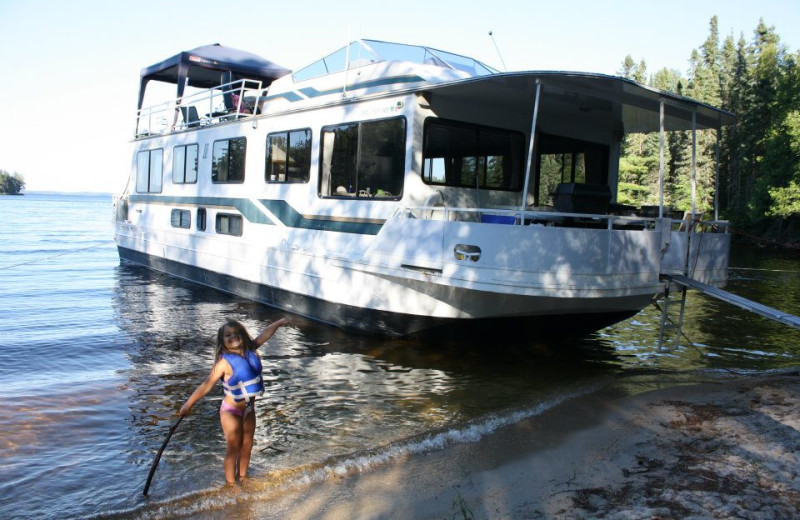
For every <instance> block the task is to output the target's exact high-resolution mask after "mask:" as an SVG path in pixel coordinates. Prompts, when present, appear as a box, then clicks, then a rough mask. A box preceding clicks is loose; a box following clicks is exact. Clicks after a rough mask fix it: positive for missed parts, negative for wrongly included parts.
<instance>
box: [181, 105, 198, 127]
mask: <svg viewBox="0 0 800 520" xmlns="http://www.w3.org/2000/svg"><path fill="white" fill-rule="evenodd" d="M178 108H180V109H181V115H182V116H183V126H184V127H185V128H194V127H196V126H200V117H198V115H197V107H192V106H189V107H178Z"/></svg>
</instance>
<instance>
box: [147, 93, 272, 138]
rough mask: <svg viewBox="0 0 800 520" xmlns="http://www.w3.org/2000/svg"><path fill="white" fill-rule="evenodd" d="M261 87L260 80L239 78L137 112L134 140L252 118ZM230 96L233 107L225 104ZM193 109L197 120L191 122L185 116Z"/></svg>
mask: <svg viewBox="0 0 800 520" xmlns="http://www.w3.org/2000/svg"><path fill="white" fill-rule="evenodd" d="M261 85H262V82H261V81H257V80H252V79H240V80H236V81H231V82H230V83H224V84H222V85H219V86H218V87H214V88H210V89H206V90H201V91H198V92H195V93H193V94H189V95H187V96H183V97H179V98H176V99H172V100H169V101H165V102H163V103H159V104H157V105H153V106H149V107H144V108H141V109H140V110H138V111H137V113H136V133H135V137H146V136H151V135H162V134H168V133H172V132H176V131H182V130H187V129H190V128H193V127H200V126H208V125H213V124H218V123H223V122H227V121H233V120H236V119H241V118H244V117H249V116H252V115H253V114H254V113H255V112H256V111H257V108H258V101H259V95H260V94H261V92H262V86H261ZM248 94H249V95H252V97H253V99H254V102H253V106H252V107H251V106H249V105H248V104H247V99H246V97H248V98H249V97H250V96H248ZM228 95H230V96H235V98H234V102H235V105H234V106H233V107H231V108H228V107H227V106H226V105H227V103H226V102H225V96H228ZM191 108H194V109H195V111H196V114H197V120H196V121H194V120H192V121H189V120H187V118H186V117H185V116H184V114H188V113H190V112H189V111H190V109H191ZM181 109H186V110H185V111H184V112H183V114H180V113H181ZM179 114H180V118H179ZM201 114H203V115H202V116H201ZM179 119H180V120H179Z"/></svg>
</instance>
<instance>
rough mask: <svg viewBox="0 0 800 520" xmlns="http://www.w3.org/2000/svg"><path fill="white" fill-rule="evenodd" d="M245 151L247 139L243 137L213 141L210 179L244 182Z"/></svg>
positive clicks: (214, 180)
mask: <svg viewBox="0 0 800 520" xmlns="http://www.w3.org/2000/svg"><path fill="white" fill-rule="evenodd" d="M246 151H247V139H245V138H244V137H238V138H236V139H226V140H224V141H214V157H213V163H212V165H211V180H212V181H213V182H244V158H245V152H246Z"/></svg>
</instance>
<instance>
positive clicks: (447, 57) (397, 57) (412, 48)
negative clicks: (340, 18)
mask: <svg viewBox="0 0 800 520" xmlns="http://www.w3.org/2000/svg"><path fill="white" fill-rule="evenodd" d="M382 61H407V62H411V63H418V64H425V65H436V66H439V67H444V68H449V69H455V70H460V71H462V72H466V73H468V74H470V75H472V76H485V75H487V74H496V73H497V70H496V69H494V68H492V67H490V66H489V65H486V64H485V63H482V62H480V61H478V60H476V59H473V58H470V57H468V56H462V55H460V54H453V53H452V52H446V51H441V50H438V49H433V48H431V47H425V46H422V45H406V44H403V43H392V42H384V41H379V40H357V41H354V42H352V43H351V44H350V45H347V46H345V47H342V48H341V49H339V50H337V51H336V52H334V53H332V54H329V55H328V56H325V57H324V58H322V59H320V60H318V61H315V62H314V63H312V64H311V65H308V66H307V67H304V68H302V69H300V70H298V71H297V72H295V73H294V74H293V77H294V80H295V81H305V80H308V79H312V78H316V77H319V76H324V75H325V74H331V73H334V72H341V71H343V70H345V69H352V68H356V67H361V66H363V65H369V64H372V63H378V62H382Z"/></svg>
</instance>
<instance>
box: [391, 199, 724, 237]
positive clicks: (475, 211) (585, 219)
mask: <svg viewBox="0 0 800 520" xmlns="http://www.w3.org/2000/svg"><path fill="white" fill-rule="evenodd" d="M465 215H469V216H467V217H465ZM484 216H490V217H491V216H505V217H510V218H513V220H511V219H510V218H509V219H508V220H507V221H505V222H503V223H506V224H508V225H516V226H520V225H535V224H540V225H547V224H548V223H549V224H552V225H555V224H559V225H567V226H568V225H570V224H575V225H585V224H587V223H592V222H595V223H598V224H600V223H602V222H605V227H606V229H613V228H614V226H641V227H642V228H643V229H655V228H656V227H657V225H658V224H659V223H662V225H667V226H669V228H670V229H674V230H676V231H685V232H688V231H690V230H691V231H692V232H693V233H699V232H711V233H728V232H729V230H730V229H729V222H728V221H726V220H713V221H699V220H698V221H697V223H701V224H703V227H702V231H700V230H698V229H697V227H698V226H690V227H688V228H687V227H685V226H684V227H682V228H681V227H680V225H681V223H685V221H684V220H681V219H673V218H669V217H663V218H658V217H642V216H637V215H605V214H602V215H601V214H589V213H562V212H557V211H541V210H524V211H523V210H520V209H501V208H460V207H445V206H401V207H399V208H398V209H397V211H396V212H395V218H419V219H424V220H444V221H464V222H481V221H482V219H483V217H484ZM485 222H486V221H484V223H485ZM676 227H677V229H676Z"/></svg>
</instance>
